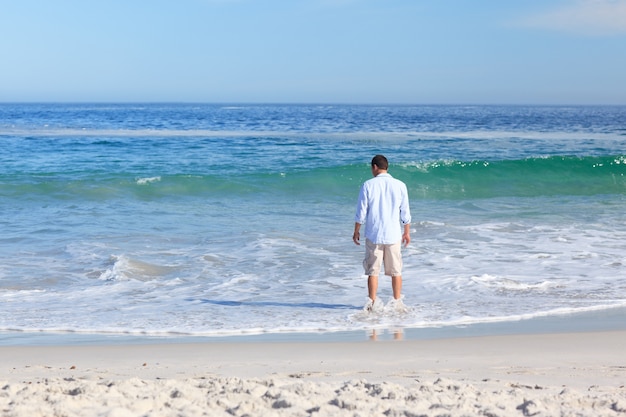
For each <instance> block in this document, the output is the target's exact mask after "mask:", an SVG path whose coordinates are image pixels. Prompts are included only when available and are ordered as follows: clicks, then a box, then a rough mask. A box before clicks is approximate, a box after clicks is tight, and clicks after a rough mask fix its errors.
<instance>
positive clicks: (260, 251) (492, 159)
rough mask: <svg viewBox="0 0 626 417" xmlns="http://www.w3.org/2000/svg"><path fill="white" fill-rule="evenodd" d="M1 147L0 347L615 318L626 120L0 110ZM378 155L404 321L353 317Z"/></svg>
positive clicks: (589, 113) (588, 114)
mask: <svg viewBox="0 0 626 417" xmlns="http://www.w3.org/2000/svg"><path fill="white" fill-rule="evenodd" d="M0 144H1V148H0V149H1V150H0V214H1V215H0V343H10V341H11V340H13V339H12V338H13V337H14V336H15V335H16V334H19V335H21V337H22V339H23V338H24V337H26V340H29V339H28V336H29V335H52V336H54V337H63V335H72V334H74V335H75V334H80V335H108V336H131V337H133V336H138V337H165V338H168V337H173V338H176V337H191V338H193V337H221V336H239V335H259V334H270V335H275V334H282V335H289V334H300V333H325V334H328V333H341V332H353V331H364V332H365V333H367V332H370V331H375V330H377V329H396V330H398V331H403V330H409V329H410V330H411V331H420V329H433V328H436V329H454V328H461V327H463V326H470V325H476V324H484V323H500V324H501V325H504V326H506V325H507V324H513V323H517V322H520V321H524V320H530V319H536V318H541V317H575V316H576V315H578V314H581V313H585V312H610V311H615V310H616V309H623V308H624V307H626V210H625V209H624V203H625V202H626V107H623V106H622V107H620V106H612V107H611V106H571V107H563V106H386V105H385V106H383V105H381V106H375V105H277V104H276V105H274V104H272V105H269V104H268V105H245V104H242V105H232V104H229V105H220V104H0ZM378 153H382V154H384V155H386V156H387V157H388V159H389V161H390V169H389V172H390V174H391V175H392V176H394V177H396V178H398V179H401V180H402V181H404V182H405V183H406V184H407V187H408V190H409V197H410V205H411V212H412V216H413V223H412V227H411V237H412V242H411V244H410V245H409V247H408V248H406V249H404V250H403V256H404V262H405V269H404V273H403V278H404V290H403V293H404V295H405V299H404V301H405V304H406V305H407V306H408V308H409V311H408V312H407V313H404V314H398V313H389V312H387V313H383V314H373V315H368V314H365V313H364V312H363V311H362V307H363V305H364V304H365V301H366V297H367V288H366V287H367V279H366V277H364V275H363V270H362V265H361V262H362V259H363V251H364V247H363V246H356V245H354V243H353V242H352V231H353V227H354V212H355V208H356V199H357V197H358V192H359V187H360V185H361V184H362V182H363V181H365V180H367V179H368V178H369V177H370V176H371V172H370V170H369V161H370V160H371V158H372V156H373V155H375V154H378ZM379 296H380V297H382V299H383V300H385V301H387V300H388V299H389V298H390V297H391V285H390V282H389V279H388V278H386V277H383V276H381V280H380V286H379ZM3 339H4V342H2V340H3ZM22 339H21V340H22ZM30 340H31V342H32V341H36V338H34V339H30ZM35 343H36V342H35Z"/></svg>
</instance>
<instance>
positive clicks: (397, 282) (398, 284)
mask: <svg viewBox="0 0 626 417" xmlns="http://www.w3.org/2000/svg"><path fill="white" fill-rule="evenodd" d="M391 288H393V298H395V299H396V300H398V299H400V296H401V295H402V275H397V276H395V277H391Z"/></svg>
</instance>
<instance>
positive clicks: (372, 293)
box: [367, 275, 378, 301]
mask: <svg viewBox="0 0 626 417" xmlns="http://www.w3.org/2000/svg"><path fill="white" fill-rule="evenodd" d="M377 291H378V275H370V276H369V277H368V278H367V292H368V293H369V297H370V298H371V299H372V301H374V300H376V292H377Z"/></svg>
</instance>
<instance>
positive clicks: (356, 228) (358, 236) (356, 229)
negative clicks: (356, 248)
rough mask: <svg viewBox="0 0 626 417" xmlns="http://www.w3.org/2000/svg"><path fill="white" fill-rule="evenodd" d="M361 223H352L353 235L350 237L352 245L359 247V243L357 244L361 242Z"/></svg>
mask: <svg viewBox="0 0 626 417" xmlns="http://www.w3.org/2000/svg"><path fill="white" fill-rule="evenodd" d="M360 230H361V223H359V222H355V223H354V234H353V235H352V241H353V242H354V243H356V244H357V245H360V244H361V242H359V240H361V233H360Z"/></svg>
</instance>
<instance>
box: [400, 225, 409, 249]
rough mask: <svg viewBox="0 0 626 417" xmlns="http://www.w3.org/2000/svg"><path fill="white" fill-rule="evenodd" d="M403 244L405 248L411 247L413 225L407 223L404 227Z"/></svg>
mask: <svg viewBox="0 0 626 417" xmlns="http://www.w3.org/2000/svg"><path fill="white" fill-rule="evenodd" d="M402 243H404V246H405V247H406V246H409V243H411V223H407V224H405V225H404V231H403V233H402Z"/></svg>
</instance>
